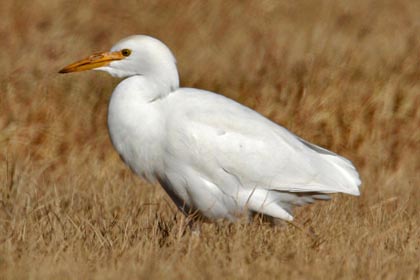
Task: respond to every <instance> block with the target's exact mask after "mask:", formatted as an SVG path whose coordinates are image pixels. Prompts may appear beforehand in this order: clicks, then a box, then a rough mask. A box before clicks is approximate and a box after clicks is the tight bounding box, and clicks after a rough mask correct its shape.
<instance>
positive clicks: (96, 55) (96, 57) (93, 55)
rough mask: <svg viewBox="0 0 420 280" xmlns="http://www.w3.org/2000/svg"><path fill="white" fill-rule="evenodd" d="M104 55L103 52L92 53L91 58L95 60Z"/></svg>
mask: <svg viewBox="0 0 420 280" xmlns="http://www.w3.org/2000/svg"><path fill="white" fill-rule="evenodd" d="M103 57H104V56H103V55H102V54H92V55H91V56H89V60H90V61H93V60H97V59H100V58H103Z"/></svg>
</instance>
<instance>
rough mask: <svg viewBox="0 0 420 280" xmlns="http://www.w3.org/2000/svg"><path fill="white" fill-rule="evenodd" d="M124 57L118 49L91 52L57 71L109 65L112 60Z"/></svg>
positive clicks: (83, 69)
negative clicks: (114, 50)
mask: <svg viewBox="0 0 420 280" xmlns="http://www.w3.org/2000/svg"><path fill="white" fill-rule="evenodd" d="M123 58H125V56H124V55H122V53H121V52H120V51H116V52H101V53H96V54H92V55H91V56H89V57H86V58H84V59H82V60H79V61H76V62H74V63H72V64H69V65H67V66H66V67H64V68H63V69H61V70H60V71H59V72H58V73H71V72H80V71H85V70H91V69H95V68H99V67H103V66H107V65H109V64H110V63H111V62H112V61H116V60H121V59H123Z"/></svg>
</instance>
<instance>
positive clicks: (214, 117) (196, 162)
mask: <svg viewBox="0 0 420 280" xmlns="http://www.w3.org/2000/svg"><path fill="white" fill-rule="evenodd" d="M89 69H94V70H101V71H105V72H108V73H109V74H111V75H112V76H115V77H119V78H124V80H122V81H121V82H120V83H119V84H118V86H117V87H116V88H115V90H114V92H113V93H112V97H111V100H110V103H109V110H108V128H109V132H110V137H111V141H112V143H113V145H114V147H115V149H116V150H117V151H118V153H119V154H120V155H121V158H122V159H123V160H124V162H125V163H126V164H127V165H128V166H129V167H130V168H131V169H132V170H133V171H134V172H135V173H136V174H138V175H139V176H141V177H143V178H145V179H147V180H148V181H150V182H159V183H160V184H161V185H162V187H163V188H164V189H165V191H166V192H167V193H168V195H169V196H170V197H171V199H172V200H173V201H174V203H175V204H176V205H177V207H178V208H179V209H180V210H181V211H182V212H183V213H184V214H185V215H189V214H191V213H199V214H200V215H201V216H204V217H205V218H208V219H210V220H218V219H227V220H230V221H235V220H238V218H240V217H241V216H242V215H243V214H246V215H249V214H257V213H260V214H262V215H265V216H269V217H273V218H278V219H283V220H287V221H292V220H293V216H292V208H293V206H299V205H304V204H307V203H312V202H314V200H317V199H329V196H328V194H331V193H346V194H351V195H359V186H360V184H361V181H360V179H359V175H358V173H357V171H356V169H355V167H354V166H353V164H352V163H351V162H350V161H349V160H347V159H346V158H344V157H341V156H339V155H337V154H335V153H333V152H330V151H328V150H326V149H324V148H321V147H319V146H316V145H314V144H311V143H309V142H307V141H305V140H303V139H302V138H300V137H298V136H296V135H295V134H293V133H291V132H290V131H288V130H287V129H285V128H284V127H282V126H279V125H278V124H276V123H274V122H272V121H270V120H269V119H267V118H265V117H264V116H262V115H260V114H259V113H257V112H255V111H254V110H251V109H250V108H248V107H245V106H243V105H241V104H239V103H237V102H235V101H233V100H231V99H229V98H226V97H224V96H222V95H219V94H216V93H213V92H209V91H205V90H200V89H195V88H180V87H179V78H178V70H177V67H176V61H175V58H174V56H173V55H172V53H171V51H170V50H169V48H168V47H167V46H166V45H165V44H163V43H162V42H161V41H159V40H157V39H155V38H152V37H149V36H144V35H135V36H131V37H128V38H125V39H123V40H121V41H120V42H118V43H117V44H116V45H114V46H113V47H112V48H111V50H110V51H109V52H103V53H97V54H93V55H91V56H89V57H87V58H85V59H83V60H80V61H78V62H75V63H73V64H70V65H68V66H66V67H65V68H63V69H62V70H60V73H69V72H78V71H84V70H89Z"/></svg>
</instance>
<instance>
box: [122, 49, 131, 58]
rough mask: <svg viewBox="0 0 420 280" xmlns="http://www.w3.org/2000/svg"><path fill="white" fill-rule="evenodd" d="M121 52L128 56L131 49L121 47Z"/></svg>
mask: <svg viewBox="0 0 420 280" xmlns="http://www.w3.org/2000/svg"><path fill="white" fill-rule="evenodd" d="M121 54H122V55H123V56H129V55H130V54H131V50H130V49H122V50H121Z"/></svg>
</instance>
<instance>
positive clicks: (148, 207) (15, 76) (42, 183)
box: [0, 0, 420, 279]
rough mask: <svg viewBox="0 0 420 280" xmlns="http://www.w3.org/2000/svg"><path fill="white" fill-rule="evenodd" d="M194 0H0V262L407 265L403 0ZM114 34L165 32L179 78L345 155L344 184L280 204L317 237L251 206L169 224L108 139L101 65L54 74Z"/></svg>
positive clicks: (409, 205)
mask: <svg viewBox="0 0 420 280" xmlns="http://www.w3.org/2000/svg"><path fill="white" fill-rule="evenodd" d="M147 2H149V1H147ZM152 2H153V4H151V3H152ZM203 3H205V2H203ZM203 3H199V2H198V1H170V0H162V1H150V3H146V1H134V0H133V1H131V0H127V1H120V2H118V1H108V2H105V1H52V0H50V1H47V0H42V1H41V0H36V1H1V2H0V16H1V17H0V38H1V49H2V51H1V52H0V61H1V67H0V279H28V278H30V279H116V278H118V279H134V278H139V279H150V278H165V279H221V278H223V279H226V278H234V279H235V278H240V279H243V278H245V279H247V278H248V279H257V278H258V279H260V278H312V279H336V278H346V279H355V278H360V279H368V278H373V279H419V277H420V267H419V259H420V230H419V228H420V189H419V185H420V172H419V171H420V154H419V151H420V109H419V107H420V65H419V64H420V25H419V18H420V2H419V1H414V0H413V1H374V0H371V1H362V0H355V1H332V0H331V1H321V0H317V1H275V0H273V1H270V0H266V1H245V2H240V1H237V2H233V1H222V0H213V1H211V2H209V4H203ZM210 3H211V4H210ZM131 34H150V35H153V36H156V37H159V38H161V39H162V40H163V41H165V42H166V43H167V44H168V45H169V46H170V47H171V48H172V49H173V51H174V52H175V54H176V56H177V58H178V61H179V63H178V65H179V70H180V74H181V80H182V84H183V85H184V86H193V87H200V88H205V89H209V90H213V91H218V92H221V93H223V94H225V95H227V96H229V97H231V98H233V99H236V100H238V101H240V102H242V103H244V104H246V105H248V106H250V107H252V108H254V109H256V110H257V111H259V112H261V113H263V114H264V115H266V116H269V117H270V118H271V119H273V120H275V121H276V122H278V123H281V124H283V125H285V126H286V127H288V128H289V129H291V130H293V131H294V132H296V133H297V134H299V135H301V136H303V137H304V138H306V139H308V140H310V141H313V142H315V143H317V144H320V145H323V146H325V147H327V148H329V149H332V150H334V151H336V152H338V153H341V154H343V155H345V156H347V157H348V158H350V159H351V160H352V161H353V162H354V163H355V165H356V166H357V167H358V168H359V170H360V173H361V176H362V179H363V186H362V195H361V197H360V198H354V197H349V196H342V195H337V196H335V197H334V199H333V201H331V202H329V203H320V204H316V205H312V206H309V207H305V208H303V209H300V210H298V211H296V217H297V220H299V221H301V222H305V223H306V225H305V226H306V227H307V228H313V230H314V231H315V232H316V233H317V234H318V235H319V236H320V237H321V239H322V240H323V243H322V244H320V245H319V244H318V245H316V244H314V243H313V241H312V240H311V239H310V238H309V237H308V236H306V235H305V233H303V232H301V231H299V230H297V229H296V228H294V227H290V226H284V227H279V228H272V227H270V226H269V225H266V224H264V223H261V222H259V221H255V222H254V223H252V224H235V225H229V224H207V225H205V226H204V227H203V229H202V233H201V235H200V236H195V235H194V234H191V233H190V232H188V231H187V233H186V234H185V235H181V234H180V233H181V231H182V227H183V218H182V216H181V215H180V214H179V213H178V212H177V211H176V210H175V208H174V207H173V205H172V204H171V202H169V199H168V198H167V197H166V195H165V194H164V193H163V192H162V191H161V190H160V188H158V187H156V186H151V185H149V184H147V183H145V182H143V181H142V180H141V179H139V178H137V177H136V176H134V175H133V174H131V173H130V171H129V170H128V168H127V167H125V166H124V165H123V163H122V162H120V160H119V158H118V156H117V155H116V153H115V151H114V150H113V148H112V147H111V144H110V142H109V139H108V135H107V129H106V107H107V102H108V99H109V96H110V94H111V92H112V88H113V87H114V86H115V84H116V83H117V82H118V81H117V80H114V79H112V78H111V77H109V76H107V75H106V74H99V73H96V72H95V73H83V74H74V75H67V76H60V75H58V74H56V72H57V70H58V69H60V67H61V66H64V65H65V64H67V63H68V62H71V61H73V60H75V59H78V58H81V57H84V56H85V55H88V54H90V53H91V52H92V51H99V50H104V49H108V48H109V47H110V46H111V45H112V44H113V43H114V42H116V41H117V40H119V39H120V38H123V37H125V36H127V35H131Z"/></svg>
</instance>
